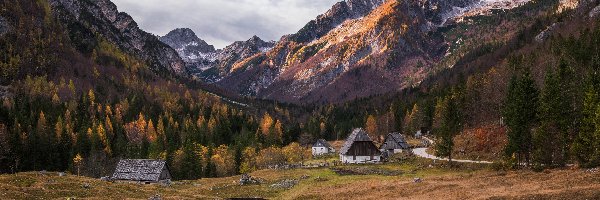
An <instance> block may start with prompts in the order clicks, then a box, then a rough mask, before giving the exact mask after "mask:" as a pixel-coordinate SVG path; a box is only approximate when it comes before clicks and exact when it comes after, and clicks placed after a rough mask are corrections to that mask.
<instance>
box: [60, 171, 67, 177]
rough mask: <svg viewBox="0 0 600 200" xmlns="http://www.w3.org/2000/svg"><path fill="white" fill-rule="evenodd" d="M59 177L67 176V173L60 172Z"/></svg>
mask: <svg viewBox="0 0 600 200" xmlns="http://www.w3.org/2000/svg"><path fill="white" fill-rule="evenodd" d="M58 176H60V177H63V176H67V173H64V172H58Z"/></svg>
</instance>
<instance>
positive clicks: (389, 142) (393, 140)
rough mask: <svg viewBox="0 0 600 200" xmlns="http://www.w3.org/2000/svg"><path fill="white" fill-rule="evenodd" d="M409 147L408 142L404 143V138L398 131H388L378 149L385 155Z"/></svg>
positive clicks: (399, 151)
mask: <svg viewBox="0 0 600 200" xmlns="http://www.w3.org/2000/svg"><path fill="white" fill-rule="evenodd" d="M408 148H409V145H408V143H406V139H405V138H404V136H402V135H401V134H400V133H389V134H388V135H387V137H386V138H385V141H384V142H383V144H381V147H379V150H381V152H383V153H384V154H387V155H392V154H395V153H402V151H404V150H406V149H408Z"/></svg>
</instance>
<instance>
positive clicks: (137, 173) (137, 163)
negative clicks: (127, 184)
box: [112, 159, 170, 182]
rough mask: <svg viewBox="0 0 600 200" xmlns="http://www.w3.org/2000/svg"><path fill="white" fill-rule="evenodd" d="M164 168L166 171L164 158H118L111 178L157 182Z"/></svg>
mask: <svg viewBox="0 0 600 200" xmlns="http://www.w3.org/2000/svg"><path fill="white" fill-rule="evenodd" d="M165 168H166V169H167V171H168V167H167V162H165V161H164V160H143V159H125V160H120V161H119V164H118V165H117V169H115V173H114V174H113V176H112V179H114V180H128V181H155V182H158V181H160V175H161V173H162V171H163V169H165ZM169 176H170V175H169Z"/></svg>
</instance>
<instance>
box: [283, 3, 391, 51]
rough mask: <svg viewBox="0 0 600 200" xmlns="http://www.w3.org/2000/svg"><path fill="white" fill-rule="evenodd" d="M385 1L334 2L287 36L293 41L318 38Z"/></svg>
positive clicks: (307, 40) (308, 40) (302, 41)
mask: <svg viewBox="0 0 600 200" xmlns="http://www.w3.org/2000/svg"><path fill="white" fill-rule="evenodd" d="M383 3H385V0H346V1H342V2H339V3H337V4H335V5H334V6H333V7H332V8H331V9H330V10H329V11H327V12H326V13H325V14H322V15H319V16H318V17H317V19H315V20H312V21H310V22H309V23H308V24H306V25H305V26H304V27H303V28H302V29H301V30H300V31H298V33H296V34H293V35H291V36H290V37H289V39H290V40H292V41H295V42H300V43H304V42H310V41H312V40H314V39H317V38H320V37H322V36H323V35H325V34H327V33H328V32H329V31H331V30H333V29H334V28H335V27H337V26H338V25H340V24H342V23H343V22H344V21H346V20H349V19H356V18H361V17H364V16H365V15H367V14H369V13H370V12H371V11H372V10H373V9H375V8H377V7H379V6H380V5H382V4H383Z"/></svg>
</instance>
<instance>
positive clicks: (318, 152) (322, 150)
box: [312, 147, 331, 156]
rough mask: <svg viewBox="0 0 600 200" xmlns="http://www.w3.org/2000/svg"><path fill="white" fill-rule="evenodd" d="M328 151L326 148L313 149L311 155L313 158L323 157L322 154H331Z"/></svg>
mask: <svg viewBox="0 0 600 200" xmlns="http://www.w3.org/2000/svg"><path fill="white" fill-rule="evenodd" d="M329 150H330V149H329V148H327V147H313V148H312V154H313V156H319V155H323V154H328V153H331V152H330V151H329Z"/></svg>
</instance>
